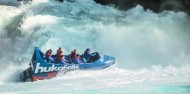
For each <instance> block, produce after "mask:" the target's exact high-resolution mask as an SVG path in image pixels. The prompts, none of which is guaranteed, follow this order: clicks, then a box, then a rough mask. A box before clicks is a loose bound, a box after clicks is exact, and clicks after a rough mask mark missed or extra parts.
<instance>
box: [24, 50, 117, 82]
mask: <svg viewBox="0 0 190 94" xmlns="http://www.w3.org/2000/svg"><path fill="white" fill-rule="evenodd" d="M114 63H115V58H114V57H111V56H107V55H103V56H101V57H100V58H99V59H97V60H95V61H93V62H91V63H86V62H83V63H81V64H74V63H72V62H71V63H68V64H56V63H49V62H47V60H46V59H45V58H44V54H43V53H42V52H41V51H40V50H39V49H38V48H35V50H34V54H33V57H32V60H31V63H30V67H29V68H27V69H26V70H24V71H23V72H22V73H20V80H21V81H22V82H27V81H36V80H43V79H50V78H52V77H56V76H57V74H58V73H59V72H62V73H66V72H68V71H72V70H101V69H105V68H107V67H109V66H111V65H113V64H114Z"/></svg>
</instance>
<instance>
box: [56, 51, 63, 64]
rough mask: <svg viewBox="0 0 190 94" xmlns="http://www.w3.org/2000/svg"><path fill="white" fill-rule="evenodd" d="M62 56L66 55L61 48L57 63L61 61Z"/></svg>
mask: <svg viewBox="0 0 190 94" xmlns="http://www.w3.org/2000/svg"><path fill="white" fill-rule="evenodd" d="M62 56H64V55H63V51H62V50H61V51H59V52H58V53H57V63H59V61H60V59H61V57H62Z"/></svg>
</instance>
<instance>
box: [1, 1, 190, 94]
mask: <svg viewBox="0 0 190 94" xmlns="http://www.w3.org/2000/svg"><path fill="white" fill-rule="evenodd" d="M0 3H3V4H2V5H0V69H1V71H0V75H1V76H0V94H58V93H60V94H189V93H190V70H189V69H190V49H189V47H190V42H189V40H190V17H189V16H188V15H187V14H186V13H184V12H172V11H163V12H161V13H154V12H152V11H151V10H144V9H143V7H142V6H140V5H137V6H136V7H134V8H132V9H130V10H127V11H123V10H122V11H121V10H118V9H116V8H114V7H110V6H103V5H100V4H97V3H95V2H94V1H93V0H76V1H75V2H67V1H66V2H64V3H59V2H56V1H55V0H34V1H33V2H31V3H30V4H20V3H18V2H16V0H9V1H8V0H1V1H0ZM10 5H11V6H10ZM34 47H39V48H40V49H41V50H42V52H45V51H46V50H48V49H50V48H51V49H52V50H53V54H55V53H56V50H57V49H58V48H59V47H62V48H63V51H64V53H65V54H69V53H70V52H71V51H72V50H73V49H75V48H76V49H77V50H78V53H80V54H82V53H83V52H84V50H85V49H86V48H90V49H91V50H92V51H97V52H99V53H101V54H106V55H110V56H113V57H115V58H116V61H117V62H116V64H115V65H114V66H112V67H110V68H107V69H104V70H100V71H72V72H69V73H67V74H65V75H62V74H60V75H59V76H58V77H56V78H53V79H49V80H42V81H36V82H26V83H22V82H20V81H19V73H21V72H22V71H23V70H25V69H26V68H28V67H29V65H28V64H29V63H30V61H31V57H32V54H33V52H34Z"/></svg>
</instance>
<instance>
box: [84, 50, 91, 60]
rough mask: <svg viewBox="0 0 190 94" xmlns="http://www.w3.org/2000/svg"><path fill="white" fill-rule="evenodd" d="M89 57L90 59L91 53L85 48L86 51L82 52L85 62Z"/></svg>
mask: <svg viewBox="0 0 190 94" xmlns="http://www.w3.org/2000/svg"><path fill="white" fill-rule="evenodd" d="M91 57H92V55H91V53H90V49H89V48H87V49H86V51H85V52H84V58H85V59H86V60H90V59H91Z"/></svg>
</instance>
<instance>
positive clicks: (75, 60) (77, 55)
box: [73, 54, 82, 64]
mask: <svg viewBox="0 0 190 94" xmlns="http://www.w3.org/2000/svg"><path fill="white" fill-rule="evenodd" d="M73 62H74V63H75V64H80V63H82V61H81V59H80V56H79V54H75V55H74V57H73Z"/></svg>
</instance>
